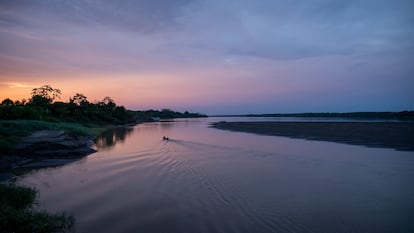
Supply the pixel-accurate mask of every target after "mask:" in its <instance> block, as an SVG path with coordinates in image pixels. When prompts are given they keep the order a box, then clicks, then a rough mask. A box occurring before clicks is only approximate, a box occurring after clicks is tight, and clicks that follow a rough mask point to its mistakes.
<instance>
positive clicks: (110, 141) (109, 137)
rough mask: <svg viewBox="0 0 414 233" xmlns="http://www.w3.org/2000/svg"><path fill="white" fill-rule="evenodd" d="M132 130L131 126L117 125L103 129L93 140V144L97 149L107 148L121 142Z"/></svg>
mask: <svg viewBox="0 0 414 233" xmlns="http://www.w3.org/2000/svg"><path fill="white" fill-rule="evenodd" d="M132 131H134V128H133V127H117V128H113V129H110V130H107V131H105V132H104V133H102V134H101V135H99V136H98V137H97V138H96V140H95V146H96V148H97V149H98V150H102V149H108V148H110V147H112V146H114V145H115V144H116V143H119V142H123V141H125V139H126V138H127V137H128V136H129V135H130V134H131V133H132Z"/></svg>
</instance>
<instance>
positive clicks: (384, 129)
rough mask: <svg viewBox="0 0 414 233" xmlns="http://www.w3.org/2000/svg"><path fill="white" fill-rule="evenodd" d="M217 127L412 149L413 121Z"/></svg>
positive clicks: (250, 123) (242, 123)
mask: <svg viewBox="0 0 414 233" xmlns="http://www.w3.org/2000/svg"><path fill="white" fill-rule="evenodd" d="M211 126H212V127H214V128H217V129H224V130H231V131H238V132H247V133H256V134H263V135H274V136H287V137H292V138H305V139H309V140H321V141H331V142H341V143H347V144H358V145H365V146H369V147H385V148H394V149H397V150H404V151H414V123H412V122H217V123H213V124H212V125H211Z"/></svg>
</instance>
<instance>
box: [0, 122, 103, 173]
mask: <svg viewBox="0 0 414 233" xmlns="http://www.w3.org/2000/svg"><path fill="white" fill-rule="evenodd" d="M93 139H94V138H93V137H91V136H81V135H76V134H73V133H68V132H65V131H63V130H40V131H36V132H34V133H33V134H31V135H30V136H27V137H25V138H23V139H22V141H21V143H20V144H19V145H18V147H17V149H16V151H15V152H14V153H13V154H11V155H6V156H2V157H1V158H0V181H5V180H10V179H12V178H13V176H12V175H13V174H16V173H17V174H19V173H24V172H25V171H27V170H31V169H37V168H42V167H53V166H61V165H65V164H67V163H71V162H74V161H76V160H79V159H80V158H83V157H84V156H86V155H89V154H92V153H94V152H96V150H94V149H92V148H91V147H92V146H93V145H94V141H93Z"/></svg>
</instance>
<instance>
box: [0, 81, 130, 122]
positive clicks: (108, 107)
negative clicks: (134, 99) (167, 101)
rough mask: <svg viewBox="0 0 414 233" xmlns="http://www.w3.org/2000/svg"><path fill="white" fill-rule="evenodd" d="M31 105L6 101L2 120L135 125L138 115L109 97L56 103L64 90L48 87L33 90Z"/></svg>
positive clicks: (0, 110)
mask: <svg viewBox="0 0 414 233" xmlns="http://www.w3.org/2000/svg"><path fill="white" fill-rule="evenodd" d="M31 94H32V97H31V98H30V100H29V101H28V102H26V101H25V100H22V101H21V102H20V101H19V102H18V101H16V102H13V101H12V100H10V99H5V100H3V102H2V104H1V105H0V119H3V120H14V119H26V120H47V121H69V122H82V123H98V124H126V123H132V122H135V113H133V112H132V111H128V110H126V109H125V107H123V106H117V105H116V103H115V101H114V100H113V99H112V98H110V97H105V98H104V99H103V100H102V101H98V102H97V103H90V102H89V101H88V100H87V97H86V96H85V95H83V94H81V93H76V95H75V96H73V97H72V98H70V100H69V102H68V103H64V102H53V101H54V100H56V99H58V98H60V95H61V91H60V90H59V89H54V88H52V87H51V86H49V85H44V86H41V87H39V88H34V89H33V90H32V93H31Z"/></svg>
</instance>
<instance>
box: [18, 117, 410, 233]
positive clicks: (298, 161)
mask: <svg viewBox="0 0 414 233" xmlns="http://www.w3.org/2000/svg"><path fill="white" fill-rule="evenodd" d="M220 120H227V121H229V119H223V118H220V119H193V120H179V121H177V122H155V123H147V124H140V125H137V126H135V127H134V130H133V131H132V129H129V130H128V129H117V130H115V131H112V133H108V134H107V137H102V138H101V139H100V141H105V143H106V144H105V145H108V144H109V145H113V144H114V142H115V141H122V143H117V144H116V145H115V146H112V147H111V149H110V150H100V151H98V152H97V153H95V154H92V155H91V156H88V157H86V158H85V159H83V160H82V161H79V162H76V163H73V164H69V165H66V166H63V167H59V168H50V169H45V170H39V171H36V172H33V173H31V174H29V175H27V176H25V177H23V178H22V179H20V180H19V181H18V182H19V183H23V184H26V185H31V186H35V187H36V188H37V189H38V190H39V194H40V197H39V199H40V205H41V206H42V207H45V208H46V209H48V210H50V211H58V210H65V211H67V212H69V213H72V214H74V216H75V218H76V224H77V225H76V230H77V231H76V232H80V233H84V232H102V233H110V232H125V233H133V232H145V233H148V232H149V233H151V232H172V233H174V232H180V233H181V232H191V233H198V232H206V233H208V232H219V233H220V232H223V233H232V232H234V233H250V232H265V233H266V232H282V233H283V232H286V233H289V232H300V233H331V232H336V233H349V232H354V233H370V232H372V233H374V232H375V233H387V232H399V233H411V232H414V223H413V221H412V216H414V199H413V197H414V188H413V185H412V181H413V180H414V154H413V153H412V152H401V151H394V150H390V149H379V148H366V147H362V146H352V145H343V144H338V143H329V142H321V141H306V140H301V139H290V138H284V137H273V136H260V135H255V134H247V133H237V132H229V131H223V130H217V129H212V128H208V124H209V122H210V121H220ZM163 136H166V137H169V138H170V140H169V141H163V140H162V137H163ZM115 139H116V140H115ZM122 139H123V140H122ZM102 144H103V143H101V145H102Z"/></svg>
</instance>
